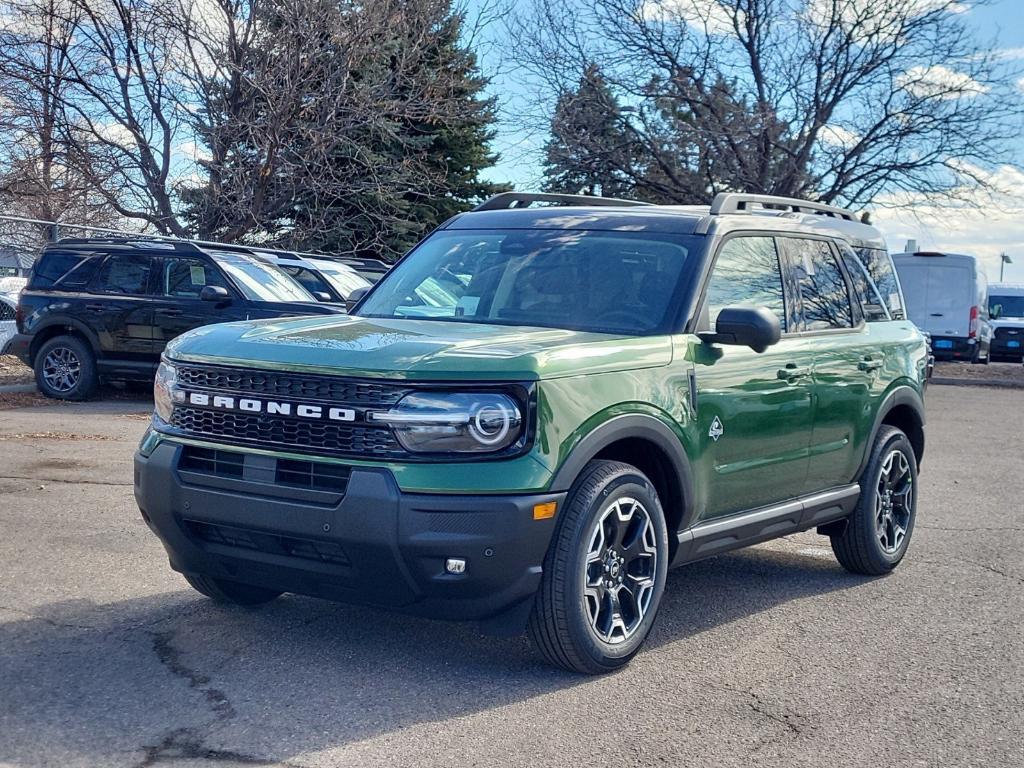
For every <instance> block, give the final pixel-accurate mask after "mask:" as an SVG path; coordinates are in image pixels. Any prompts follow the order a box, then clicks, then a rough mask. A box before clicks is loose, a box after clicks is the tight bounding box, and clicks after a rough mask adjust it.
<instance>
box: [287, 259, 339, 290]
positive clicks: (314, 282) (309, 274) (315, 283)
mask: <svg viewBox="0 0 1024 768" xmlns="http://www.w3.org/2000/svg"><path fill="white" fill-rule="evenodd" d="M280 266H281V269H283V270H284V271H285V272H287V273H288V274H289V275H291V276H292V277H294V278H295V279H296V280H298V281H299V284H300V285H301V286H302V287H303V288H305V289H306V290H307V291H309V292H310V293H318V292H320V291H323V292H324V293H330V292H331V291H330V287H329V286H328V285H327V284H326V283H325V282H324V281H323V280H321V279H320V276H319V275H317V273H316V272H314V271H313V270H311V269H306V268H305V267H299V266H295V265H284V264H282V265H280Z"/></svg>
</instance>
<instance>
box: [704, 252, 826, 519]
mask: <svg viewBox="0 0 1024 768" xmlns="http://www.w3.org/2000/svg"><path fill="white" fill-rule="evenodd" d="M730 306H753V307H767V308H768V309H770V310H772V312H774V313H775V314H776V315H777V316H778V317H779V321H780V323H781V324H782V327H783V334H782V339H781V340H780V341H779V343H778V344H775V345H774V346H771V347H769V348H768V349H767V350H766V351H765V352H762V353H757V352H754V351H753V350H751V349H749V348H747V347H739V346H733V345H725V344H714V345H713V344H705V343H698V344H696V346H695V348H694V349H693V352H692V356H693V360H694V373H695V376H696V386H697V403H698V409H697V424H698V429H699V432H698V435H699V439H700V440H701V445H702V448H703V450H702V451H701V458H700V460H699V461H700V468H699V470H698V471H699V474H700V475H701V476H702V477H703V481H704V483H703V484H704V486H705V487H706V488H707V493H706V505H705V513H704V516H705V517H706V518H707V517H719V516H723V515H728V514H732V513H735V512H741V511H744V510H748V509H753V508H755V507H761V506H766V505H769V504H773V503H775V502H780V501H785V500H787V499H790V498H794V497H796V496H799V495H800V494H801V492H802V491H803V488H804V485H805V483H806V478H807V447H808V443H809V440H810V436H811V366H812V347H811V345H809V344H808V342H807V341H806V340H805V339H802V338H801V337H800V336H799V335H798V334H795V333H793V331H794V330H795V329H794V327H793V322H794V321H793V318H794V314H793V312H792V307H791V306H790V300H789V297H788V296H787V294H786V291H785V288H784V283H783V275H782V270H781V263H780V259H779V253H778V251H777V250H776V245H775V240H774V238H773V237H771V236H753V235H743V236H738V237H733V238H730V239H727V240H725V241H724V242H723V244H722V245H721V246H720V248H719V251H718V255H717V257H716V261H715V264H714V266H713V268H712V271H711V275H710V278H709V283H708V287H707V289H706V291H705V301H704V309H703V310H702V318H703V319H702V323H701V325H703V326H705V327H704V328H703V329H702V330H711V329H712V328H713V327H714V322H715V318H716V316H717V315H718V313H719V312H720V311H721V310H722V309H723V308H725V307H730Z"/></svg>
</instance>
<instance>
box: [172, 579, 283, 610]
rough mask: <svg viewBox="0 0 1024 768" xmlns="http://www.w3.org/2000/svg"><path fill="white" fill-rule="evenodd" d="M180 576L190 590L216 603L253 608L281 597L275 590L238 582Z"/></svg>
mask: <svg viewBox="0 0 1024 768" xmlns="http://www.w3.org/2000/svg"><path fill="white" fill-rule="evenodd" d="M182 575H183V576H184V577H185V581H187V582H188V583H189V586H191V587H192V589H194V590H195V591H196V592H198V593H200V594H201V595H206V597H209V598H211V599H212V600H215V601H217V602H218V603H226V604H228V605H244V606H248V607H253V606H257V605H263V604H264V603H269V602H270V601H271V600H274V599H276V598H278V597H280V596H281V593H280V592H277V591H276V590H273V589H266V588H264V587H255V586H253V585H252V584H242V583H241V582H238V581H228V580H227V579H215V578H213V577H212V576H199V575H197V574H187V573H186V574H182Z"/></svg>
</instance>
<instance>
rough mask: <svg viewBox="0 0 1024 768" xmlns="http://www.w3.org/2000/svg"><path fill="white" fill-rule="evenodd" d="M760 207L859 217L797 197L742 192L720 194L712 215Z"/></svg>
mask: <svg viewBox="0 0 1024 768" xmlns="http://www.w3.org/2000/svg"><path fill="white" fill-rule="evenodd" d="M751 205H758V206H761V207H762V208H767V209H769V210H772V209H782V210H788V211H792V212H794V213H817V214H822V215H824V216H832V217H834V218H837V219H846V220H847V221H857V220H858V219H857V215H856V214H855V213H853V211H848V210H846V209H845V208H838V207H836V206H834V205H827V204H825V203H812V202H811V201H809V200H799V199H797V198H795V197H776V196H775V195H748V194H746V193H742V192H719V193H718V194H717V195H715V199H714V200H713V201H712V202H711V211H710V213H711V215H712V216H717V215H721V214H725V213H750V212H751V211H750V206H751Z"/></svg>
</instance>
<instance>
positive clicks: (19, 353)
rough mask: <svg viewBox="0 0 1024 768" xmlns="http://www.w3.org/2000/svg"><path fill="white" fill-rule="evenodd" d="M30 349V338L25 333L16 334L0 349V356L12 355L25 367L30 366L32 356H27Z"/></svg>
mask: <svg viewBox="0 0 1024 768" xmlns="http://www.w3.org/2000/svg"><path fill="white" fill-rule="evenodd" d="M31 348H32V337H31V336H30V335H28V334H27V333H16V334H14V335H13V336H12V337H11V338H10V339H8V340H7V343H6V344H4V348H3V349H0V355H14V356H15V357H17V358H18V359H19V360H21V362H23V363H24V364H25V365H28V366H31V365H32V356H31V355H30V354H29V352H30V350H31Z"/></svg>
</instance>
